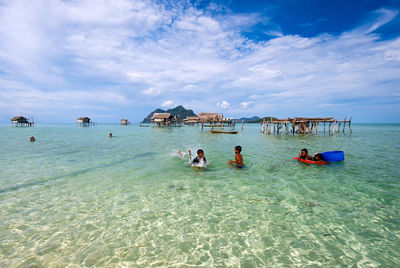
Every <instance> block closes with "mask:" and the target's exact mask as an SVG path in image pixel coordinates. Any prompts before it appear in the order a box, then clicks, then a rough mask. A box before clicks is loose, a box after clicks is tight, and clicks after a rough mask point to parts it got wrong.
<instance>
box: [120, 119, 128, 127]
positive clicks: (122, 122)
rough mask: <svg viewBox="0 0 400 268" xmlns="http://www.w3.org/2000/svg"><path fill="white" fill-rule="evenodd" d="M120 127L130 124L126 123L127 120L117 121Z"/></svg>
mask: <svg viewBox="0 0 400 268" xmlns="http://www.w3.org/2000/svg"><path fill="white" fill-rule="evenodd" d="M119 123H120V125H122V126H127V125H129V124H130V122H129V121H128V119H121V120H119Z"/></svg>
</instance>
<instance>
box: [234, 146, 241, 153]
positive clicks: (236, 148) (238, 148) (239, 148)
mask: <svg viewBox="0 0 400 268" xmlns="http://www.w3.org/2000/svg"><path fill="white" fill-rule="evenodd" d="M241 152H242V146H240V145H238V146H236V147H235V153H237V154H240V153H241Z"/></svg>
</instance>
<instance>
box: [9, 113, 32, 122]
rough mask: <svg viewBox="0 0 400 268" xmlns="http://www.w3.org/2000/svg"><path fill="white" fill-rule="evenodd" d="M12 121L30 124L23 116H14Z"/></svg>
mask: <svg viewBox="0 0 400 268" xmlns="http://www.w3.org/2000/svg"><path fill="white" fill-rule="evenodd" d="M11 121H12V122H18V123H28V119H26V118H25V117H23V116H21V115H17V116H14V117H13V118H11Z"/></svg>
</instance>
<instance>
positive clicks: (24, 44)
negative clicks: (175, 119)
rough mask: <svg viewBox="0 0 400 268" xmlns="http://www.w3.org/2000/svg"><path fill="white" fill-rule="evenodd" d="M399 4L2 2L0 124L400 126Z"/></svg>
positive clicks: (388, 0) (315, 0)
mask: <svg viewBox="0 0 400 268" xmlns="http://www.w3.org/2000/svg"><path fill="white" fill-rule="evenodd" d="M399 11H400V1H398V0H396V1H394V0H380V1H369V0H366V1H341V0H340V1H339V0H337V1H330V0H324V1H319V0H303V1H298V0H290V1H289V0H288V1H278V0H276V1H266V0H265V1H254V0H253V1H146V0H134V1H131V0H114V1H109V0H97V1H93V0H90V1H89V0H80V1H75V0H64V1H61V0H32V1H23V0H14V1H4V0H3V1H2V0H0V121H2V122H8V121H9V119H10V118H11V117H12V116H14V115H25V116H28V117H31V116H33V117H34V119H35V121H36V122H55V121H59V122H75V120H76V118H77V117H78V116H86V115H87V116H90V117H91V118H93V119H94V121H96V122H118V121H119V119H120V118H123V117H127V118H129V119H130V120H131V121H136V122H137V121H140V120H142V119H143V118H144V117H145V116H146V115H147V114H148V113H149V112H151V111H152V110H154V109H156V108H165V109H167V108H170V107H174V106H176V105H179V104H181V105H184V106H185V107H186V108H191V109H193V110H194V111H195V112H219V113H223V114H224V115H226V116H234V117H241V116H253V115H258V116H269V115H271V116H276V117H280V118H285V117H293V116H334V117H337V118H339V119H341V118H344V117H345V116H347V117H349V116H353V119H354V121H356V122H400V120H399V118H400V105H399V104H400V14H399Z"/></svg>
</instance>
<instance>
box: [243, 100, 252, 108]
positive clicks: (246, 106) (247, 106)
mask: <svg viewBox="0 0 400 268" xmlns="http://www.w3.org/2000/svg"><path fill="white" fill-rule="evenodd" d="M253 105H254V102H252V101H244V102H242V103H240V107H241V108H242V109H248V108H250V107H251V106H253Z"/></svg>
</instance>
